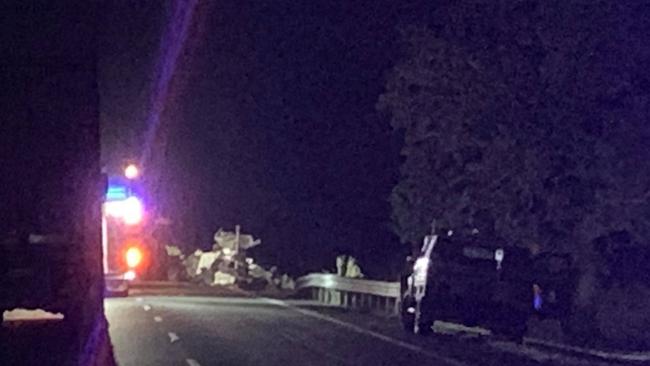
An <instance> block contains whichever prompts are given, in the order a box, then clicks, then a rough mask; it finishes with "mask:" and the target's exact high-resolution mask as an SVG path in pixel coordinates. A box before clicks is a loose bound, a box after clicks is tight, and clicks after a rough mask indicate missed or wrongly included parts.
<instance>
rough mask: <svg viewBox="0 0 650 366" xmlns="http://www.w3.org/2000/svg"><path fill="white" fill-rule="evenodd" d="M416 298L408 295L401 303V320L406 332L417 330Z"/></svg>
mask: <svg viewBox="0 0 650 366" xmlns="http://www.w3.org/2000/svg"><path fill="white" fill-rule="evenodd" d="M415 306H416V304H415V300H414V299H413V298H412V297H410V296H406V297H404V298H403V299H402V303H401V304H400V322H401V323H402V327H403V328H404V330H405V331H406V332H409V333H413V332H414V331H415Z"/></svg>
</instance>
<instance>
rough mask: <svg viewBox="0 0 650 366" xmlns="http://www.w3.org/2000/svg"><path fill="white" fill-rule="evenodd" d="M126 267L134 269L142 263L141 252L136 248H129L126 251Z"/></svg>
mask: <svg viewBox="0 0 650 366" xmlns="http://www.w3.org/2000/svg"><path fill="white" fill-rule="evenodd" d="M125 259H126V265H127V266H128V267H129V268H135V267H137V266H138V265H139V264H140V263H141V262H142V251H141V250H140V249H139V248H137V247H131V248H129V249H128V250H127V251H126V255H125Z"/></svg>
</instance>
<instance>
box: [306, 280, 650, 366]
mask: <svg viewBox="0 0 650 366" xmlns="http://www.w3.org/2000/svg"><path fill="white" fill-rule="evenodd" d="M296 289H297V290H311V297H312V298H313V299H315V300H318V301H319V302H321V303H324V304H328V305H334V306H343V307H350V308H366V309H372V310H381V311H384V312H387V313H388V314H392V315H395V314H398V312H399V297H400V284H399V282H384V281H371V280H363V279H353V278H346V277H341V276H337V275H334V274H328V273H313V274H309V275H306V276H304V277H300V278H298V279H297V280H296ZM449 324H451V323H449ZM449 324H447V328H450V326H449ZM451 328H453V325H452V327H451ZM525 343H526V344H528V345H533V346H538V347H540V346H542V347H545V348H549V349H551V350H553V351H555V352H562V353H565V354H569V355H571V354H574V355H580V356H581V357H593V358H595V359H599V360H606V361H617V362H648V361H650V352H623V351H621V352H612V351H610V352H607V351H603V350H596V349H589V348H584V347H577V346H572V345H568V344H562V343H559V342H552V341H548V340H542V339H536V338H525Z"/></svg>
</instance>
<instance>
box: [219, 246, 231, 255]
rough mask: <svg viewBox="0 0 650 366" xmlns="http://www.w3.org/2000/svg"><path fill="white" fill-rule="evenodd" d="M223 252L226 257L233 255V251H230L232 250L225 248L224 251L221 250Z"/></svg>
mask: <svg viewBox="0 0 650 366" xmlns="http://www.w3.org/2000/svg"><path fill="white" fill-rule="evenodd" d="M221 251H222V252H223V255H226V256H229V255H231V254H232V249H230V248H223V249H221Z"/></svg>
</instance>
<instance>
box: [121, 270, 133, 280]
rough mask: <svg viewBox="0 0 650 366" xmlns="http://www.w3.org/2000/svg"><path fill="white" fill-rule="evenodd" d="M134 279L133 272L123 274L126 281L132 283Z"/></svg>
mask: <svg viewBox="0 0 650 366" xmlns="http://www.w3.org/2000/svg"><path fill="white" fill-rule="evenodd" d="M135 277H136V276H135V271H133V270H131V271H126V273H125V274H124V279H125V280H127V281H133V280H135Z"/></svg>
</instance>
